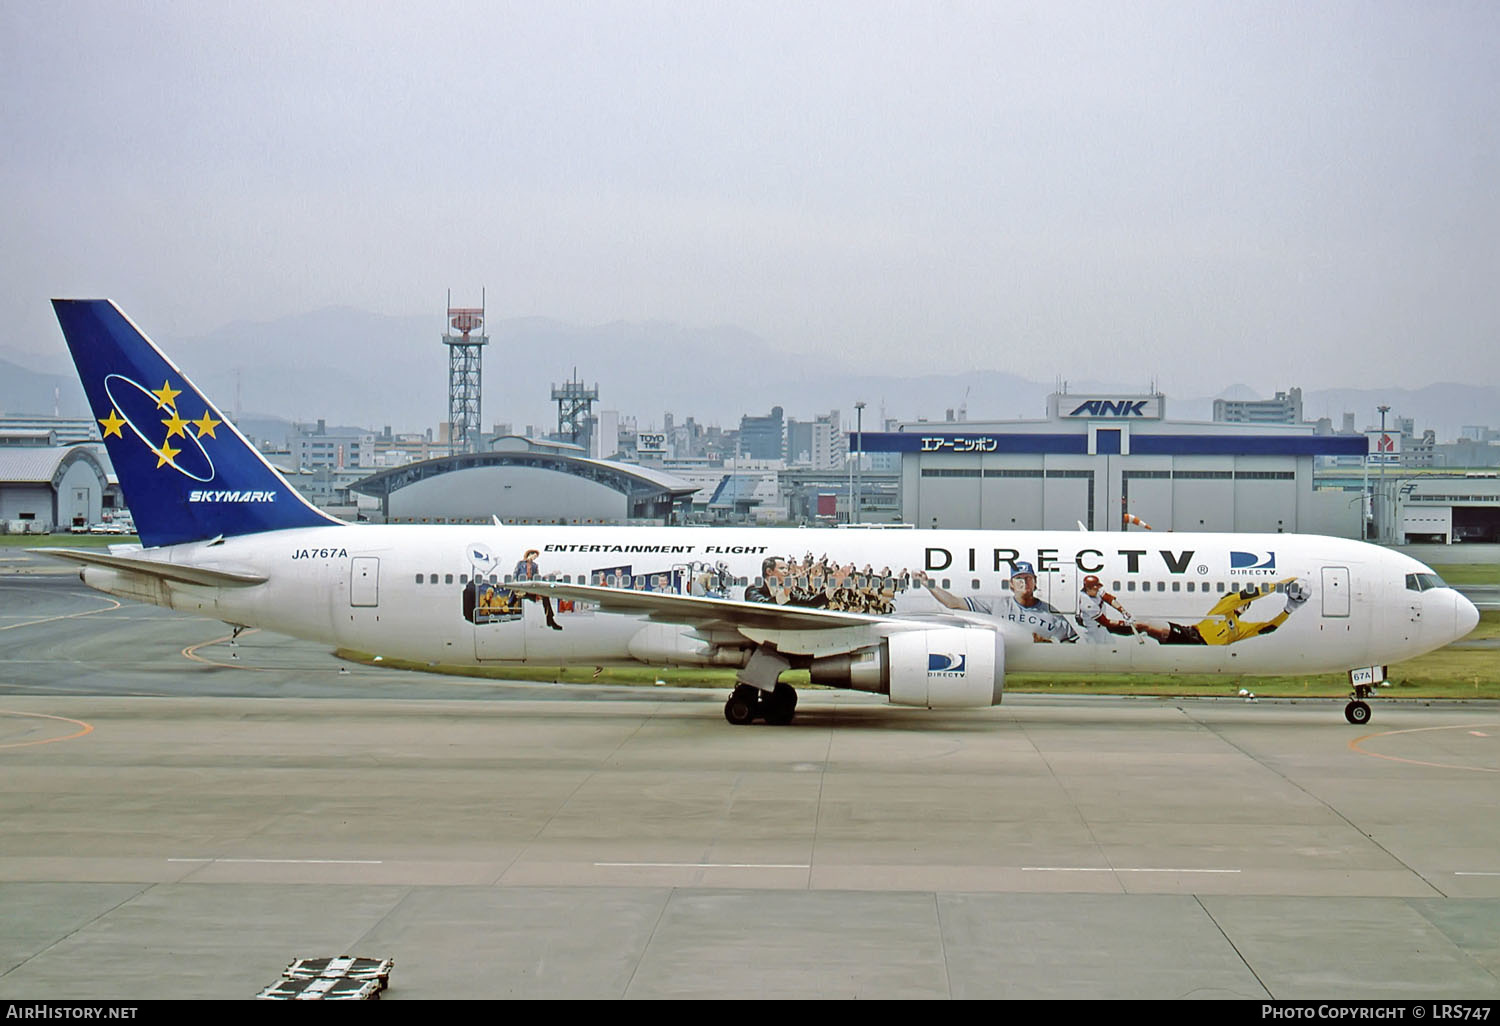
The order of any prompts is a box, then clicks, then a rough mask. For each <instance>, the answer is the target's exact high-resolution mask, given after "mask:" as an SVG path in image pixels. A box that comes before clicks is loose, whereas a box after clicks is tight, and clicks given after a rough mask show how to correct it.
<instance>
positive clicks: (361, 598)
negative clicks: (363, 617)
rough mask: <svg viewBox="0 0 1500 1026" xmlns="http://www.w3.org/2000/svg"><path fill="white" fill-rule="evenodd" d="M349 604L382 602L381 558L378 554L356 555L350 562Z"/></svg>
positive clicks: (370, 604)
mask: <svg viewBox="0 0 1500 1026" xmlns="http://www.w3.org/2000/svg"><path fill="white" fill-rule="evenodd" d="M349 604H350V605H351V606H378V605H379V604H380V559H379V557H377V556H355V557H354V559H353V560H351V561H350V563H349Z"/></svg>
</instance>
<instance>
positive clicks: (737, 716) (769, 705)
mask: <svg viewBox="0 0 1500 1026" xmlns="http://www.w3.org/2000/svg"><path fill="white" fill-rule="evenodd" d="M796 711H797V691H796V689H795V688H793V687H792V686H791V685H790V684H783V683H781V682H780V681H777V682H776V688H775V690H774V691H762V690H761V689H760V688H758V687H756V686H755V685H754V684H739V685H737V686H736V687H735V689H734V693H733V694H731V695H730V696H729V701H727V702H725V703H724V718H725V719H726V720H728V721H729V722H730V723H733V724H735V725H736V726H743V725H744V724H747V723H754V722H755V721H756V720H765V721H766V722H767V723H770V724H772V725H774V726H778V727H784V726H786V725H787V724H788V723H791V722H792V716H793V714H795V713H796Z"/></svg>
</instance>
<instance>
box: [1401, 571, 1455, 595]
mask: <svg viewBox="0 0 1500 1026" xmlns="http://www.w3.org/2000/svg"><path fill="white" fill-rule="evenodd" d="M1446 587H1448V585H1447V584H1446V583H1444V581H1443V579H1442V578H1441V577H1439V576H1438V575H1437V574H1430V573H1429V574H1407V575H1406V590H1407V591H1431V590H1432V589H1433V588H1446Z"/></svg>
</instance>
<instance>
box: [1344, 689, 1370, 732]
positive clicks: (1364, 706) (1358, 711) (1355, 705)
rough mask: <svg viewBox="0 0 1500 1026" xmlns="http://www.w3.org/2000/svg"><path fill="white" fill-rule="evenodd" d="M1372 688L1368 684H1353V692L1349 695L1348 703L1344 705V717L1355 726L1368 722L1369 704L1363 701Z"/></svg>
mask: <svg viewBox="0 0 1500 1026" xmlns="http://www.w3.org/2000/svg"><path fill="white" fill-rule="evenodd" d="M1372 690H1374V689H1373V688H1371V686H1370V685H1368V684H1356V685H1354V693H1353V694H1352V695H1350V696H1349V704H1348V705H1346V706H1344V719H1346V720H1348V721H1349V722H1350V723H1352V724H1354V725H1355V726H1356V727H1361V726H1364V725H1365V724H1366V723H1369V722H1370V705H1369V703H1368V702H1366V701H1365V699H1366V698H1369V697H1370V692H1371V691H1372Z"/></svg>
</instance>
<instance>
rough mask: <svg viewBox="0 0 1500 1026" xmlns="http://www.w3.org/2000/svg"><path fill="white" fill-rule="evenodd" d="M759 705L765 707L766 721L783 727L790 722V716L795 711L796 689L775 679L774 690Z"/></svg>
mask: <svg viewBox="0 0 1500 1026" xmlns="http://www.w3.org/2000/svg"><path fill="white" fill-rule="evenodd" d="M761 705H762V706H764V707H765V716H766V722H767V723H769V724H772V725H773V726H777V727H784V726H786V725H787V724H788V723H791V722H792V717H793V716H794V715H795V714H796V712H797V689H796V688H794V687H792V686H791V685H790V684H783V683H781V682H780V681H777V682H776V690H775V691H773V692H772V693H771V696H770V698H769V699H766V700H764V701H762V702H761Z"/></svg>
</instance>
